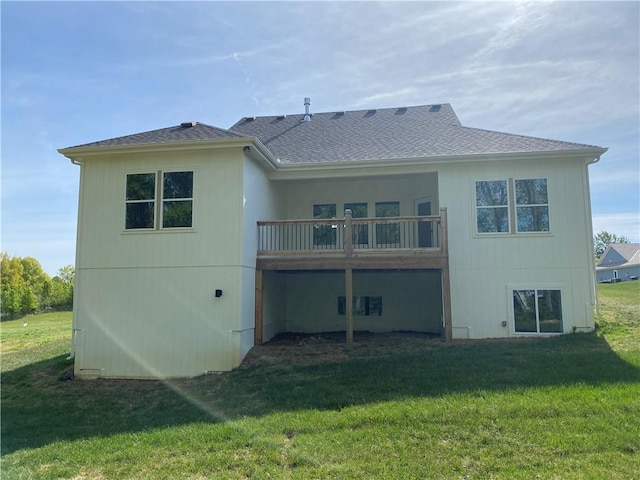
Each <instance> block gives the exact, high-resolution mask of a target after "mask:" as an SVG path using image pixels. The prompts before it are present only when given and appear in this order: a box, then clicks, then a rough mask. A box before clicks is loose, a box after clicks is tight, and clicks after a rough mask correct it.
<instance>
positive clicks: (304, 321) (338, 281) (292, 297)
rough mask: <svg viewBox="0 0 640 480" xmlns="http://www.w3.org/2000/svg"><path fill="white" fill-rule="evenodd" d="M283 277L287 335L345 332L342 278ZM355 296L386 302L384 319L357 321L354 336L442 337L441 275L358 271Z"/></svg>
mask: <svg viewBox="0 0 640 480" xmlns="http://www.w3.org/2000/svg"><path fill="white" fill-rule="evenodd" d="M281 275H286V282H287V290H286V291H287V295H286V303H287V305H286V312H287V322H286V330H287V331H291V332H307V333H312V332H327V331H339V330H345V327H346V325H345V322H346V317H345V315H339V314H338V297H339V296H344V289H345V284H344V278H345V277H344V272H296V273H288V274H281ZM353 295H354V296H380V297H382V315H381V316H378V315H371V316H364V315H354V329H355V330H368V331H371V332H389V331H394V330H411V331H418V332H432V333H439V332H440V325H441V321H442V295H441V290H440V272H438V271H435V270H424V271H406V270H405V271H402V272H399V271H385V272H378V271H376V272H368V271H356V272H354V275H353Z"/></svg>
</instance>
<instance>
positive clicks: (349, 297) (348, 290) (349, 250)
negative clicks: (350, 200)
mask: <svg viewBox="0 0 640 480" xmlns="http://www.w3.org/2000/svg"><path fill="white" fill-rule="evenodd" d="M351 215H352V214H351V210H349V209H346V210H345V211H344V256H345V261H346V262H345V263H347V265H346V267H345V270H344V283H345V310H346V311H345V313H346V317H347V325H346V330H347V343H353V270H351V266H350V265H349V263H348V261H349V259H350V258H351V256H352V255H353V227H352V225H351Z"/></svg>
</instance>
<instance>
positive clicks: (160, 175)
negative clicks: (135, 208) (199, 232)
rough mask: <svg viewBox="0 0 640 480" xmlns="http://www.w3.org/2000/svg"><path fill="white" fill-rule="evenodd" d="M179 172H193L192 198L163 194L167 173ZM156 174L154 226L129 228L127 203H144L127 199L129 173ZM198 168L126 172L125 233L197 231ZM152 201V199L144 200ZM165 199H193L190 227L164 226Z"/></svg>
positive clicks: (123, 231)
mask: <svg viewBox="0 0 640 480" xmlns="http://www.w3.org/2000/svg"><path fill="white" fill-rule="evenodd" d="M178 172H191V174H192V186H191V198H180V199H165V198H164V196H163V193H164V192H163V189H164V187H163V185H164V175H165V173H178ZM150 173H152V174H154V175H155V189H154V194H155V196H154V198H153V203H154V206H153V227H151V228H127V204H130V203H142V202H143V201H141V200H127V179H128V177H129V175H140V174H150ZM196 176H197V173H196V168H195V167H173V168H167V169H157V170H152V171H149V170H145V171H142V170H140V171H138V170H136V171H130V172H126V173H125V174H124V225H123V230H122V233H123V234H140V233H172V232H191V231H195V219H196V212H195V210H196V209H195V198H196V183H197V182H196ZM144 201H150V200H144ZM165 201H191V226H189V227H163V226H162V224H163V222H164V203H165Z"/></svg>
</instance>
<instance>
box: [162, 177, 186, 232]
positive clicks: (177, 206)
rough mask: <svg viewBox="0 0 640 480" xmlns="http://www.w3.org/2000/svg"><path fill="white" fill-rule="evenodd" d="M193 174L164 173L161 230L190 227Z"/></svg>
mask: <svg viewBox="0 0 640 480" xmlns="http://www.w3.org/2000/svg"><path fill="white" fill-rule="evenodd" d="M192 213H193V172H165V173H164V174H163V180H162V228H176V227H190V226H191V217H192Z"/></svg>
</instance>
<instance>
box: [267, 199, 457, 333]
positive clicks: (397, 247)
mask: <svg viewBox="0 0 640 480" xmlns="http://www.w3.org/2000/svg"><path fill="white" fill-rule="evenodd" d="M425 269H431V270H439V271H440V272H441V283H442V285H441V289H442V318H443V322H442V336H443V338H444V339H445V341H449V340H451V291H450V285H449V257H448V248H447V210H446V208H441V209H440V215H428V216H414V217H386V218H380V217H376V218H357V219H354V218H352V215H351V211H350V210H346V211H345V216H344V218H343V219H320V220H318V219H314V220H309V219H308V220H282V221H260V222H258V252H257V259H256V279H255V288H256V296H255V343H256V345H260V344H262V342H263V328H262V327H263V300H264V299H263V293H264V292H263V281H264V278H263V272H264V271H265V270H266V271H277V270H280V271H322V270H341V271H344V274H345V298H347V299H349V298H352V296H353V271H354V270H425ZM345 306H346V325H345V331H346V341H347V342H348V343H349V342H353V310H352V305H351V302H348V301H347V302H346V305H345Z"/></svg>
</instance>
